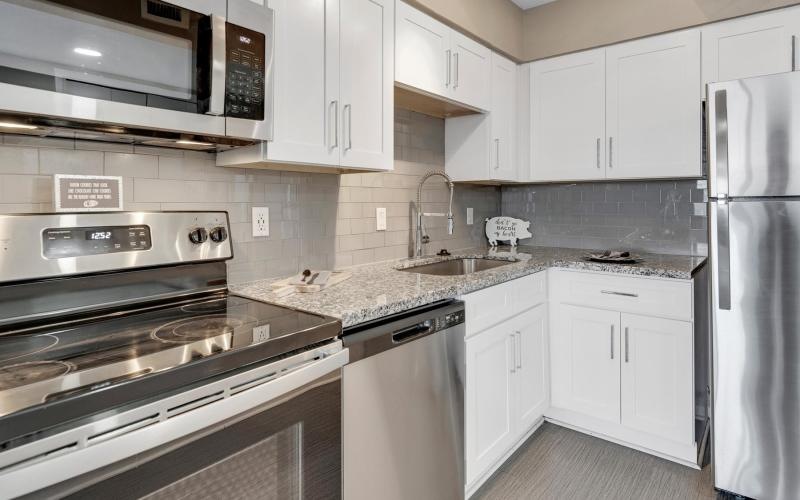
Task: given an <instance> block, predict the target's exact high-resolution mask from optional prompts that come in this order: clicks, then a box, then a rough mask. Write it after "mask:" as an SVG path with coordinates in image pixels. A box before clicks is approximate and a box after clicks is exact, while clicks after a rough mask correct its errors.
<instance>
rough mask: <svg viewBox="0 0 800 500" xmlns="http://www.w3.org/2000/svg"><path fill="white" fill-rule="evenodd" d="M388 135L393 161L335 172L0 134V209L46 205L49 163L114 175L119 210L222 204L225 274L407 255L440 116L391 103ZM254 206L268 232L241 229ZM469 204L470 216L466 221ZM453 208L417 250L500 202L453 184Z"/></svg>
mask: <svg viewBox="0 0 800 500" xmlns="http://www.w3.org/2000/svg"><path fill="white" fill-rule="evenodd" d="M395 139H396V146H395V160H396V162H395V170H394V171H393V172H390V173H357V174H346V175H341V176H338V175H328V174H305V173H293V172H277V171H268V170H253V169H232V168H221V167H216V166H215V164H214V157H213V155H209V154H206V153H196V152H184V151H182V150H174V149H164V148H152V147H138V146H131V145H125V144H112V143H97V142H91V141H80V140H67V139H48V138H38V137H31V136H21V135H5V136H3V135H0V213H26V212H49V211H52V208H53V207H52V203H53V201H52V174H54V173H75V174H105V175H121V176H123V177H124V203H125V209H126V210H227V211H228V212H229V214H230V219H231V224H232V228H231V233H232V238H233V241H234V254H235V258H234V259H233V260H232V261H230V262H229V264H228V275H229V280H230V281H231V282H232V283H238V282H244V281H251V280H256V279H261V278H266V277H274V276H284V275H288V274H291V273H295V272H297V271H299V270H302V269H304V268H306V267H315V268H333V267H342V266H348V265H353V264H361V263H367V262H373V261H380V260H387V259H394V258H401V257H407V256H408V255H409V252H410V248H411V247H410V238H409V236H410V234H411V232H412V228H413V226H414V223H413V217H412V212H411V202H412V201H414V200H416V192H417V190H416V187H417V182H418V181H419V179H420V177H421V176H422V175H423V174H425V173H427V172H428V171H430V170H433V169H443V168H444V121H443V120H441V119H436V118H430V117H427V116H424V115H420V114H417V113H413V112H410V111H405V110H400V109H398V110H396V112H395ZM447 199H448V191H447V189H446V188H445V184H444V182H443V180H442V179H440V178H432V179H430V180H429V181H428V182H427V183H426V188H425V190H424V193H423V202H424V203H425V210H426V211H428V212H445V211H446V209H447ZM253 206H267V207H269V209H270V236H269V237H264V238H254V237H252V236H251V215H250V214H251V208H252V207H253ZM468 206H469V207H473V208H474V209H475V221H476V224H475V225H473V226H467V225H466V224H465V215H466V207H468ZM377 207H385V208H386V209H387V230H386V231H380V232H379V231H376V229H375V227H376V220H375V209H376V208H377ZM453 211H454V213H455V215H456V227H455V234H453V235H448V234H447V231H446V221H445V220H439V219H429V220H428V221H426V227H427V229H428V232H429V234H430V236H431V240H432V241H431V243H430V244H429V245H428V246H427V248H426V252H429V253H433V252H436V251H438V250H439V249H441V248H448V249H457V248H464V247H467V246H472V245H474V244H476V243H478V242H480V241H483V240H484V237H483V225H482V223H480V221H482V220H483V218H485V217H489V216H492V215H496V214H498V213H499V211H500V190H499V188H497V187H479V186H461V185H459V186H457V187H456V195H455V199H454V208H453Z"/></svg>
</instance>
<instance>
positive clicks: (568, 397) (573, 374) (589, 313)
mask: <svg viewBox="0 0 800 500" xmlns="http://www.w3.org/2000/svg"><path fill="white" fill-rule="evenodd" d="M594 282H598V284H600V283H602V285H601V287H598V288H597V289H595V288H594V287H593V286H592V285H593V284H594ZM549 283H550V285H551V287H550V291H551V294H550V297H549V298H550V308H551V327H550V342H549V344H550V364H551V367H552V369H551V373H550V377H551V386H552V395H551V406H550V408H549V409H548V410H547V411H546V413H545V415H546V416H547V417H548V418H549V419H551V420H553V421H555V422H556V423H560V424H565V425H569V426H573V427H575V428H578V429H580V430H584V431H588V432H591V433H592V434H596V435H600V436H604V437H607V438H611V439H613V440H616V441H618V442H621V443H623V444H627V445H630V446H633V447H636V448H639V449H642V450H645V451H649V452H651V453H655V454H658V455H662V456H664V457H665V458H670V459H672V460H675V461H678V462H681V463H684V464H686V465H692V464H695V463H696V458H697V457H696V453H697V448H696V437H695V434H694V433H695V418H694V415H695V399H694V398H695V379H694V376H695V374H694V369H695V360H694V349H695V338H694V324H693V318H692V310H691V306H690V307H689V308H688V309H687V308H683V307H667V306H665V307H664V308H662V309H659V308H657V307H653V306H652V303H653V301H654V299H656V298H657V297H658V296H661V297H662V298H663V300H664V303H665V304H666V302H667V301H671V302H673V303H677V304H678V305H681V304H683V303H684V302H688V303H689V304H691V300H690V299H691V294H692V293H693V292H692V283H691V282H688V281H686V282H681V281H678V280H658V279H649V278H634V277H628V276H625V277H623V276H608V275H602V274H598V273H585V272H574V271H558V270H555V271H551V273H550V276H549ZM578 288H580V289H581V290H582V291H583V293H575V290H577V289H578ZM681 290H683V294H685V295H687V297H686V298H685V299H686V300H680V297H678V295H680V292H681ZM673 299H674V300H673ZM641 312H646V315H644V314H638V313H641ZM657 315H661V316H677V317H678V318H665V317H658V316H657Z"/></svg>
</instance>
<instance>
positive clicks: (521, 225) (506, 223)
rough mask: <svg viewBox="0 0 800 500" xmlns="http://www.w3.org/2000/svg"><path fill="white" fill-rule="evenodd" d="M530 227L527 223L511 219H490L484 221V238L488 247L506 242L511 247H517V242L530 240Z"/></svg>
mask: <svg viewBox="0 0 800 500" xmlns="http://www.w3.org/2000/svg"><path fill="white" fill-rule="evenodd" d="M529 227H531V223H530V222H529V221H525V220H520V219H515V218H513V217H492V218H491V219H486V237H487V238H489V245H491V246H493V247H496V246H497V242H498V241H508V242H509V244H510V245H511V246H514V247H515V246H517V240H521V239H525V238H532V237H533V235H532V234H531V233H530V231H528V228H529Z"/></svg>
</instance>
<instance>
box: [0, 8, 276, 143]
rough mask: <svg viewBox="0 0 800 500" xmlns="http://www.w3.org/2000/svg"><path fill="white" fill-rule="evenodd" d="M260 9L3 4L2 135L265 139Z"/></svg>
mask: <svg viewBox="0 0 800 500" xmlns="http://www.w3.org/2000/svg"><path fill="white" fill-rule="evenodd" d="M266 2H267V0H170V1H169V2H165V1H161V0H113V1H110V0H0V132H16V133H39V134H40V135H61V136H64V135H69V134H75V135H74V136H76V137H79V138H93V137H95V136H97V138H100V139H102V140H108V139H111V140H119V141H121V142H134V143H145V144H156V145H174V146H178V147H187V148H194V149H224V148H226V147H233V146H240V145H247V144H254V143H256V142H260V141H265V140H269V139H271V138H272V116H271V115H272V102H271V101H272V80H271V79H272V71H271V63H272V50H273V39H272V33H273V14H272V11H271V9H269V7H268V6H267V5H266ZM33 127H36V128H33ZM25 131H31V132H25ZM40 131H42V132H40Z"/></svg>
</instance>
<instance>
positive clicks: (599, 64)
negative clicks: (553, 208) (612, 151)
mask: <svg viewBox="0 0 800 500" xmlns="http://www.w3.org/2000/svg"><path fill="white" fill-rule="evenodd" d="M530 71H531V75H530V87H531V90H530V92H531V94H530V96H531V97H530V99H531V100H530V108H531V117H530V120H531V122H530V123H531V124H530V127H531V131H530V133H531V141H530V148H531V152H530V158H531V171H530V174H529V179H528V180H532V181H553V180H584V179H602V178H603V177H605V171H606V167H605V135H606V134H605V51H604V50H603V49H599V50H590V51H587V52H581V53H578V54H570V55H567V56H563V57H556V58H553V59H547V60H544V61H538V62H534V63H533V64H531V65H530Z"/></svg>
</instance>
